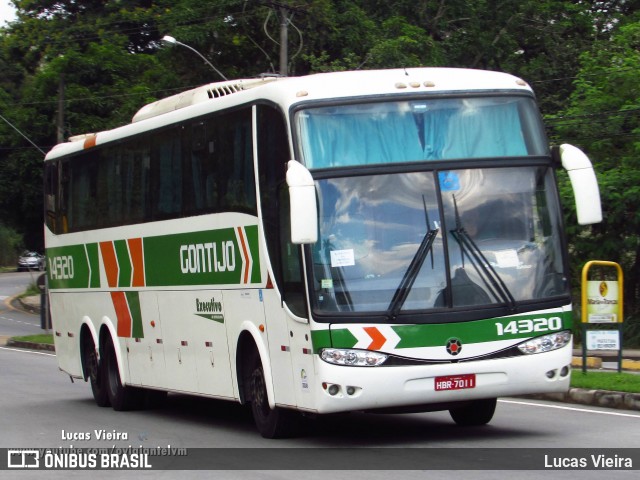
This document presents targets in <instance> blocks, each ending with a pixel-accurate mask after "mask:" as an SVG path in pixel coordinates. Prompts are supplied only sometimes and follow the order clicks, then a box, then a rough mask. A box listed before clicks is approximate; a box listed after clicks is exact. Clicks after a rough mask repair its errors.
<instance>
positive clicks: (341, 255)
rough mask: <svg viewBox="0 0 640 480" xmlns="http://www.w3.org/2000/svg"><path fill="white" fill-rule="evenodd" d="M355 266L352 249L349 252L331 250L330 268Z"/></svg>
mask: <svg viewBox="0 0 640 480" xmlns="http://www.w3.org/2000/svg"><path fill="white" fill-rule="evenodd" d="M355 264H356V259H355V255H354V254H353V249H349V250H332V251H331V266H332V267H352V266H354V265H355Z"/></svg>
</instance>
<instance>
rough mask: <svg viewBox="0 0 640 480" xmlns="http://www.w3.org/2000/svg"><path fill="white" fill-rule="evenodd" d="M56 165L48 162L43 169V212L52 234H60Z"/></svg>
mask: <svg viewBox="0 0 640 480" xmlns="http://www.w3.org/2000/svg"><path fill="white" fill-rule="evenodd" d="M58 165H59V163H58V162H57V161H55V162H49V163H47V164H46V166H45V169H44V188H45V192H44V195H45V199H44V211H45V222H46V224H47V227H49V230H51V231H52V232H53V233H60V231H59V222H58V211H59V210H58Z"/></svg>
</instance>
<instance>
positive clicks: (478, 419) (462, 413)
mask: <svg viewBox="0 0 640 480" xmlns="http://www.w3.org/2000/svg"><path fill="white" fill-rule="evenodd" d="M497 401H498V399H497V398H487V399H485V400H474V401H472V402H471V403H468V404H466V405H465V406H463V407H457V408H452V409H451V410H449V414H450V415H451V418H453V421H454V422H456V424H458V425H460V426H463V427H478V426H480V425H486V424H487V423H489V422H490V421H491V419H492V418H493V414H494V413H495V411H496V403H497Z"/></svg>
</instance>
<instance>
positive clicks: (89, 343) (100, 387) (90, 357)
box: [82, 334, 111, 407]
mask: <svg viewBox="0 0 640 480" xmlns="http://www.w3.org/2000/svg"><path fill="white" fill-rule="evenodd" d="M82 343H83V347H82V355H83V359H82V365H83V367H84V369H85V370H84V371H85V375H86V378H87V379H88V380H89V383H90V384H91V393H93V399H94V400H95V401H96V405H98V406H99V407H110V406H111V402H110V401H109V393H108V392H107V381H106V374H105V368H104V360H98V353H97V352H96V346H95V344H94V343H93V339H92V338H91V335H90V334H85V335H84V336H83V340H82Z"/></svg>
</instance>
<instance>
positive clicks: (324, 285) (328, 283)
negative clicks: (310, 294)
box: [321, 278, 333, 288]
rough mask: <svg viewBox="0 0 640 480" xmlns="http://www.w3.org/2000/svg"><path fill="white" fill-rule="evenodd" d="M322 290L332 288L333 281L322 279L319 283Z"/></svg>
mask: <svg viewBox="0 0 640 480" xmlns="http://www.w3.org/2000/svg"><path fill="white" fill-rule="evenodd" d="M321 286H322V288H333V279H332V278H323V279H322V282H321Z"/></svg>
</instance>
